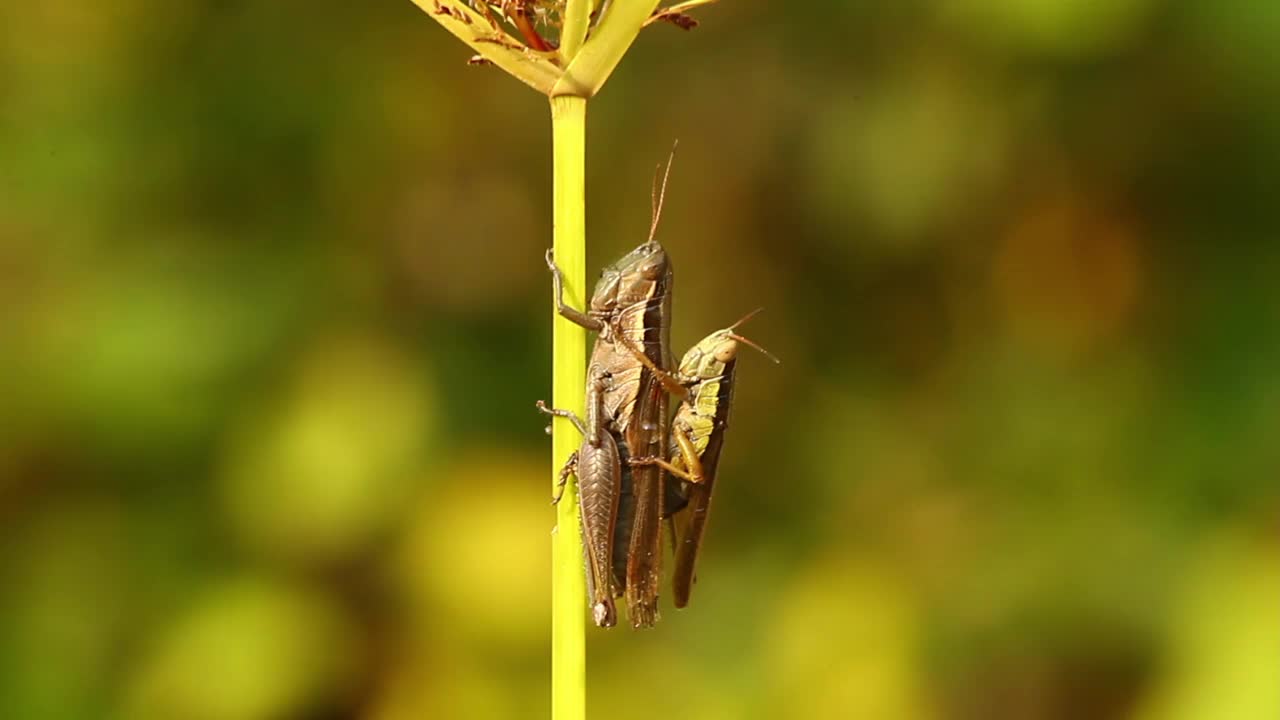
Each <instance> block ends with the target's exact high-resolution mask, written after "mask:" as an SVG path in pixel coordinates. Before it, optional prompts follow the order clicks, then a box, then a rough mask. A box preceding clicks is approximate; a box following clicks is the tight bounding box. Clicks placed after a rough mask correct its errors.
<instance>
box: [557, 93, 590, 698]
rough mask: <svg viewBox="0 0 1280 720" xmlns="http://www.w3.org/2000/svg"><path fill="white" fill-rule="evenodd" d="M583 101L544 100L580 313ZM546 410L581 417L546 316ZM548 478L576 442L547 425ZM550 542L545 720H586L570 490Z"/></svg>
mask: <svg viewBox="0 0 1280 720" xmlns="http://www.w3.org/2000/svg"><path fill="white" fill-rule="evenodd" d="M586 121H587V100H586V98H582V97H575V96H570V95H562V96H558V97H553V98H551V133H552V154H553V156H554V157H553V165H554V170H553V174H554V179H555V184H554V189H553V202H554V210H553V213H554V214H553V219H554V220H553V221H554V238H555V239H554V248H555V260H556V264H558V265H559V266H560V269H561V270H562V271H563V272H564V290H565V298H566V302H569V303H571V304H573V305H574V306H575V307H578V308H581V307H582V299H583V297H584V294H583V290H584V288H585V285H586V265H587V263H586V254H587V242H586V177H585V173H586V133H587V127H586ZM552 315H553V319H552V353H553V359H552V388H551V397H552V401H553V405H554V406H555V407H558V408H566V409H568V410H573V411H574V412H576V413H578V414H579V416H581V415H584V413H583V405H584V402H585V391H586V353H587V333H586V331H585V330H584V329H582V328H581V327H579V326H578V325H575V324H573V323H571V322H569V321H568V320H565V319H564V318H562V317H560V316H559V315H558V314H556V313H555V311H554V310H553V311H552ZM551 427H552V442H551V445H552V452H551V477H552V482H553V483H556V482H558V480H559V477H560V468H561V467H562V466H563V465H564V462H565V460H566V459H567V458H568V457H569V454H570V453H572V452H573V451H574V450H575V449H577V447H578V445H579V444H580V443H581V442H582V438H581V437H580V436H579V435H578V431H577V430H576V429H575V428H574V427H573V424H572V423H570V422H569V421H568V420H565V419H563V418H555V419H554V420H553V421H552V423H551ZM556 507H557V512H556V527H555V530H554V531H553V533H552V537H551V543H552V548H551V717H552V718H553V720H583V719H584V718H585V717H586V692H587V689H586V683H587V668H586V649H585V640H586V614H585V611H584V609H583V608H584V607H585V604H584V603H585V599H586V594H587V590H586V580H585V579H584V576H583V565H582V562H583V560H582V540H581V529H580V528H581V518H580V517H579V516H578V488H577V485H576V484H572V485H570V486H568V487H566V488H565V493H564V495H563V496H562V497H561V500H560V503H559V505H557V506H556Z"/></svg>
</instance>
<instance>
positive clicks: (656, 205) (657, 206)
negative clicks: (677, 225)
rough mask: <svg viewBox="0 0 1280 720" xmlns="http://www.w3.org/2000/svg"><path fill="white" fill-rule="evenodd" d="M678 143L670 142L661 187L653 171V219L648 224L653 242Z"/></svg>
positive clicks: (651, 194) (651, 196) (677, 141)
mask: <svg viewBox="0 0 1280 720" xmlns="http://www.w3.org/2000/svg"><path fill="white" fill-rule="evenodd" d="M679 144H680V141H679V140H676V141H675V142H673V143H671V155H670V156H669V157H668V158H667V169H666V170H665V171H664V172H663V173H662V189H661V190H659V189H658V171H657V170H656V169H655V170H654V171H653V190H652V191H651V193H650V198H651V200H652V202H651V203H650V204H651V211H652V214H653V215H652V216H653V220H652V221H651V222H650V224H649V242H653V236H654V235H656V234H657V233H658V219H659V218H661V217H662V202H663V200H665V199H666V198H667V178H669V177H671V163H673V162H675V159H676V146H678V145H679Z"/></svg>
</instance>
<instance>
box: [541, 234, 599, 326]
mask: <svg viewBox="0 0 1280 720" xmlns="http://www.w3.org/2000/svg"><path fill="white" fill-rule="evenodd" d="M546 258H547V267H548V268H550V269H551V288H552V292H553V293H554V294H555V296H556V312H558V313H560V316H561V317H563V318H564V319H565V320H568V321H569V322H571V323H574V324H575V325H581V326H582V327H584V328H586V329H588V330H590V331H591V332H600V331H601V330H603V329H604V327H605V324H604V322H603V321H601V320H600V319H599V318H594V317H591V316H590V315H588V314H586V313H584V312H582V311H581V310H579V309H577V308H575V307H573V306H572V305H569V304H567V303H565V301H564V273H563V272H561V270H560V266H559V265H556V260H555V251H554V250H553V249H552V248H547V256H546Z"/></svg>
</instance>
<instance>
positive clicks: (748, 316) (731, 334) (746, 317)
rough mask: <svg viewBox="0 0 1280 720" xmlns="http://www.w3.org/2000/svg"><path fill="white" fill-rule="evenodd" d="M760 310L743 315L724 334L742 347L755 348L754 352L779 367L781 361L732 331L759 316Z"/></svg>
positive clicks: (760, 308) (759, 308)
mask: <svg viewBox="0 0 1280 720" xmlns="http://www.w3.org/2000/svg"><path fill="white" fill-rule="evenodd" d="M761 310H764V308H762V307H758V308H756V309H755V310H752V311H751V312H749V313H747V314H746V315H743V316H742V317H741V318H739V319H738V321H737V322H735V323H734V324H732V325H730V326H729V327H728V328H726V330H727V333H726V334H727V335H728V336H729V337H731V338H733V339H734V340H737V341H738V342H740V343H742V344H744V345H749V346H751V347H753V348H755V349H756V350H758V351H760V354H761V355H764V356H765V357H767V358H769V359H770V360H772V361H773V363H774V364H775V365H781V364H782V361H781V360H779V359H778V356H776V355H774V354H773V353H771V352H769V351H768V350H765V349H764V348H763V347H761V346H759V345H757V344H756V343H754V342H752V341H751V340H749V339H747V338H745V337H743V336H741V335H739V334H738V333H736V332H734V330H736V329H738V326H739V325H741V324H743V323H745V322H746V321H748V320H750V319H751V318H753V317H755V316H756V315H758V314H760V311H761Z"/></svg>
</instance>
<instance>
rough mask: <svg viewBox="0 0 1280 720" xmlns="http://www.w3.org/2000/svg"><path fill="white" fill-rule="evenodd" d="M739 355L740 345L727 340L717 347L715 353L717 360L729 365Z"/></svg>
mask: <svg viewBox="0 0 1280 720" xmlns="http://www.w3.org/2000/svg"><path fill="white" fill-rule="evenodd" d="M737 354H738V343H737V341H734V340H727V341H725V342H722V343H720V344H719V345H717V346H716V351H715V353H714V355H715V358H716V360H719V361H720V362H722V363H727V362H729V361H730V360H732V359H733V358H734V357H736V356H737Z"/></svg>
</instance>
